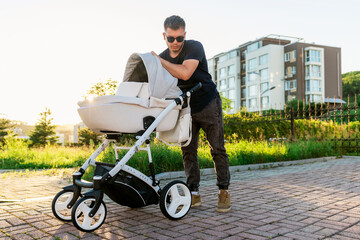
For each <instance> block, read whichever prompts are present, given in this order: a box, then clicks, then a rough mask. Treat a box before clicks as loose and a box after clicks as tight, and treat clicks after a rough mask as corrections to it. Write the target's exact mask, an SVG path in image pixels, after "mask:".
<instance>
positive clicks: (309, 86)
mask: <svg viewBox="0 0 360 240" xmlns="http://www.w3.org/2000/svg"><path fill="white" fill-rule="evenodd" d="M306 91H307V92H321V81H320V80H313V79H312V80H306Z"/></svg>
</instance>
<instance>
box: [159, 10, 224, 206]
mask: <svg viewBox="0 0 360 240" xmlns="http://www.w3.org/2000/svg"><path fill="white" fill-rule="evenodd" d="M164 30H165V32H164V33H163V36H164V40H165V41H166V44H167V46H168V48H167V49H166V50H165V51H163V52H162V53H161V54H160V55H159V58H160V61H161V64H162V66H163V67H164V68H165V69H166V70H168V71H169V72H170V74H171V75H173V76H174V77H176V78H178V80H179V82H178V86H179V87H180V88H181V90H182V91H184V92H185V91H187V90H189V89H190V88H191V87H193V86H195V85H196V84H197V83H199V82H201V83H202V88H201V89H200V90H199V91H197V92H195V93H193V94H192V96H191V100H190V107H191V116H192V140H191V143H190V144H189V145H188V146H187V147H182V148H181V150H182V153H183V162H184V168H185V174H186V177H187V184H188V186H189V188H190V191H191V195H192V201H191V206H192V207H198V206H200V205H201V198H200V194H199V183H200V169H199V164H198V160H197V148H198V139H199V130H200V128H202V129H203V130H204V132H205V134H206V138H207V140H208V141H209V143H210V146H211V155H212V157H213V161H214V163H215V168H216V174H217V186H218V187H219V190H220V191H219V194H218V206H217V211H218V212H228V211H229V210H230V194H229V193H228V191H227V189H228V187H229V183H230V173H229V159H228V156H227V154H226V150H225V147H224V126H223V116H222V103H221V98H220V96H219V93H218V91H217V89H216V85H215V83H214V82H213V81H212V79H211V75H210V74H209V73H208V66H207V60H206V56H205V52H204V49H203V46H202V44H201V43H200V42H198V41H194V40H185V36H186V32H185V21H184V20H183V19H182V18H181V17H179V16H170V17H168V18H166V20H165V22H164ZM152 53H153V55H156V54H155V53H154V52H152ZM156 56H157V55H156Z"/></svg>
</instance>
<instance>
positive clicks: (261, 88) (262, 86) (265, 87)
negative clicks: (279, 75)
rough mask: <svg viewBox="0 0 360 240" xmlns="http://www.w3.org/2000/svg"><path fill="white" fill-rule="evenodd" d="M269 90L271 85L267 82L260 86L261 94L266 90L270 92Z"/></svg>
mask: <svg viewBox="0 0 360 240" xmlns="http://www.w3.org/2000/svg"><path fill="white" fill-rule="evenodd" d="M268 89H269V83H268V82H266V83H261V85H260V92H261V93H263V92H264V91H265V90H268Z"/></svg>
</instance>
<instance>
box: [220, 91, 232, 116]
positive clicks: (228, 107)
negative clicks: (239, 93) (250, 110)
mask: <svg viewBox="0 0 360 240" xmlns="http://www.w3.org/2000/svg"><path fill="white" fill-rule="evenodd" d="M220 97H221V101H222V109H223V112H229V111H231V109H232V107H231V100H230V99H228V98H226V97H224V96H223V95H222V94H220Z"/></svg>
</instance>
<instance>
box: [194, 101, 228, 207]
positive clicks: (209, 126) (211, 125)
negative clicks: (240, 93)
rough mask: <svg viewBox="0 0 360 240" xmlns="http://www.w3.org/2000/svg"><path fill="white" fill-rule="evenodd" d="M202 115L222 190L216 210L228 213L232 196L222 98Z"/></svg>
mask: <svg viewBox="0 0 360 240" xmlns="http://www.w3.org/2000/svg"><path fill="white" fill-rule="evenodd" d="M201 115H202V116H201V119H202V120H201V122H200V127H201V128H202V129H203V130H204V132H205V134H206V138H207V140H208V141H209V144H210V147H211V150H210V152H211V155H212V157H213V161H214V164H215V169H216V175H217V185H218V187H219V190H220V192H219V195H218V206H217V209H216V210H217V211H218V212H228V211H230V209H231V203H230V194H229V193H228V192H227V189H228V187H229V184H230V171H229V159H228V156H227V154H226V149H225V147H224V125H223V115H222V103H221V98H220V96H217V97H216V98H215V99H213V100H212V101H211V102H210V103H209V104H208V106H206V107H205V108H204V109H203V111H201ZM199 121H200V120H199Z"/></svg>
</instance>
